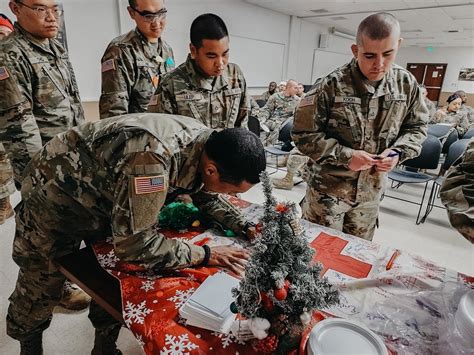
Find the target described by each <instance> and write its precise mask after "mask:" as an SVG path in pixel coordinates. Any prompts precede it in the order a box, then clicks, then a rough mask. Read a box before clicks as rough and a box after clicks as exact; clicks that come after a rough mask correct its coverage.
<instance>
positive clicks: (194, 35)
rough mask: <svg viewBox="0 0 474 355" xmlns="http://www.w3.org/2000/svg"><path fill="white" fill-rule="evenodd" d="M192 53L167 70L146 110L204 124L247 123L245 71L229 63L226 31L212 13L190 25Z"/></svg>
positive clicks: (219, 125) (219, 126) (227, 125)
mask: <svg viewBox="0 0 474 355" xmlns="http://www.w3.org/2000/svg"><path fill="white" fill-rule="evenodd" d="M190 32H191V44H190V49H191V53H190V54H189V55H188V58H187V60H186V62H185V63H183V64H181V65H180V66H179V67H177V68H176V69H175V70H174V71H172V72H170V73H168V74H166V75H165V76H164V77H163V79H162V80H161V82H160V84H159V85H158V89H157V90H156V94H155V95H154V96H153V97H152V99H151V101H150V105H149V107H148V111H149V112H158V113H160V112H161V113H172V114H179V115H183V116H188V117H194V118H195V119H196V120H197V121H199V122H201V123H203V124H205V125H206V126H207V127H210V128H216V129H223V128H228V127H246V126H247V118H248V111H249V98H248V95H247V84H246V82H245V78H244V75H243V73H242V71H241V70H240V68H239V67H238V66H237V65H236V64H232V63H229V62H228V61H229V35H228V32H227V28H226V26H225V23H224V21H222V19H221V18H220V17H218V16H216V15H214V14H204V15H201V16H199V17H197V18H196V19H195V20H194V21H193V23H192V25H191V31H190Z"/></svg>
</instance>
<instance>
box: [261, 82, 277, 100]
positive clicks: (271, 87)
mask: <svg viewBox="0 0 474 355" xmlns="http://www.w3.org/2000/svg"><path fill="white" fill-rule="evenodd" d="M276 92H277V83H276V82H274V81H271V82H270V84H268V90H267V91H265V92H264V93H263V94H262V100H265V102H267V101H268V99H269V98H270V96H272V95H273V94H276Z"/></svg>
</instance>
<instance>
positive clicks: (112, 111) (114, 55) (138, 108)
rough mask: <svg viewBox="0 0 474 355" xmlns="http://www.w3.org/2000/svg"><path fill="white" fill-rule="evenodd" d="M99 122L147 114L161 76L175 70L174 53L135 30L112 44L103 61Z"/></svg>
mask: <svg viewBox="0 0 474 355" xmlns="http://www.w3.org/2000/svg"><path fill="white" fill-rule="evenodd" d="M101 63H102V69H101V71H102V95H101V96H100V100H99V111H100V118H107V117H112V116H118V115H123V114H126V113H134V112H146V110H147V107H148V104H149V102H150V98H151V97H152V96H153V93H154V92H155V90H156V87H157V86H158V82H159V81H160V77H161V75H163V74H164V73H166V72H169V71H170V70H173V69H174V57H173V50H172V49H171V47H170V46H169V44H168V43H166V42H165V41H163V40H162V39H161V38H160V39H159V40H158V44H152V43H149V42H148V40H147V39H146V38H145V37H144V36H143V35H142V34H141V33H140V31H139V30H138V29H134V30H132V31H130V32H128V33H127V34H125V35H122V36H119V37H117V38H115V39H113V40H112V42H111V43H110V44H109V46H108V47H107V49H106V50H105V53H104V55H103V57H102V61H101Z"/></svg>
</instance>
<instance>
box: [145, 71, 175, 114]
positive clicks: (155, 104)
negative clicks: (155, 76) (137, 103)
mask: <svg viewBox="0 0 474 355" xmlns="http://www.w3.org/2000/svg"><path fill="white" fill-rule="evenodd" d="M168 75H169V74H165V75H164V77H163V79H162V80H161V82H160V83H159V85H158V87H157V88H156V91H155V95H153V97H152V99H151V101H150V104H149V105H148V112H154V113H169V114H178V104H177V103H176V97H175V95H174V90H173V87H172V84H173V81H172V80H171V79H166V78H167V77H168Z"/></svg>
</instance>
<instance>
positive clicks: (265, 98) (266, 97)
mask: <svg viewBox="0 0 474 355" xmlns="http://www.w3.org/2000/svg"><path fill="white" fill-rule="evenodd" d="M273 94H276V91H275V92H274V93H273ZM273 94H270V91H268V90H267V91H265V92H264V93H263V94H262V100H265V102H266V101H268V99H269V98H270V96H272V95H273Z"/></svg>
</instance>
